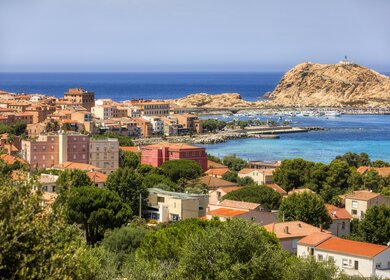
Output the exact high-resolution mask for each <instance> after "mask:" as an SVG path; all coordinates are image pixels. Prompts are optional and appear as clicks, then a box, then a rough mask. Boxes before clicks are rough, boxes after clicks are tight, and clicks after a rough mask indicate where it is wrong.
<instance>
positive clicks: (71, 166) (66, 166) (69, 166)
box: [54, 161, 101, 171]
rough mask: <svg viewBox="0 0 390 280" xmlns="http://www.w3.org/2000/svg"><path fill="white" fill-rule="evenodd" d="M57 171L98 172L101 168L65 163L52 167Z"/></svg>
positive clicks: (84, 164)
mask: <svg viewBox="0 0 390 280" xmlns="http://www.w3.org/2000/svg"><path fill="white" fill-rule="evenodd" d="M54 168H57V169H79V170H83V171H91V170H100V169H101V168H99V167H96V166H93V165H90V164H86V163H78V162H70V161H66V162H64V163H62V164H59V165H56V166H54Z"/></svg>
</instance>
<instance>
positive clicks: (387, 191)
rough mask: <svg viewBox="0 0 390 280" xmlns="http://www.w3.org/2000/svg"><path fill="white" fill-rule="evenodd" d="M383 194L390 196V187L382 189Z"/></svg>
mask: <svg viewBox="0 0 390 280" xmlns="http://www.w3.org/2000/svg"><path fill="white" fill-rule="evenodd" d="M381 194H382V195H384V196H386V197H388V198H390V187H385V188H383V189H382V190H381Z"/></svg>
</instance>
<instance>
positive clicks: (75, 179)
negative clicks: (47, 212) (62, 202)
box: [56, 169, 92, 193]
mask: <svg viewBox="0 0 390 280" xmlns="http://www.w3.org/2000/svg"><path fill="white" fill-rule="evenodd" d="M91 184H92V182H91V179H89V177H88V175H87V174H86V173H85V172H84V171H81V170H78V169H71V170H70V169H67V170H65V171H63V172H62V173H61V174H60V176H59V177H58V179H57V183H56V185H57V192H59V193H61V192H64V191H67V190H70V189H71V188H78V187H85V186H90V185H91Z"/></svg>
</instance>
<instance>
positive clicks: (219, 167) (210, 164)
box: [206, 160, 230, 178]
mask: <svg viewBox="0 0 390 280" xmlns="http://www.w3.org/2000/svg"><path fill="white" fill-rule="evenodd" d="M207 168H208V170H207V171H206V174H207V175H209V176H213V177H216V178H222V177H223V175H225V174H226V173H228V172H229V171H230V170H229V168H228V167H227V166H226V165H223V164H220V163H218V162H214V161H211V160H208V161H207Z"/></svg>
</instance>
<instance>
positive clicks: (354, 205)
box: [352, 200, 358, 208]
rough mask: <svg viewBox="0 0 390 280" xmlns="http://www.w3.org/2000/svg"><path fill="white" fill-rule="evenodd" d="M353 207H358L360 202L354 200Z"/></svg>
mask: <svg viewBox="0 0 390 280" xmlns="http://www.w3.org/2000/svg"><path fill="white" fill-rule="evenodd" d="M352 208H358V202H357V201H355V200H353V201H352Z"/></svg>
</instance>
